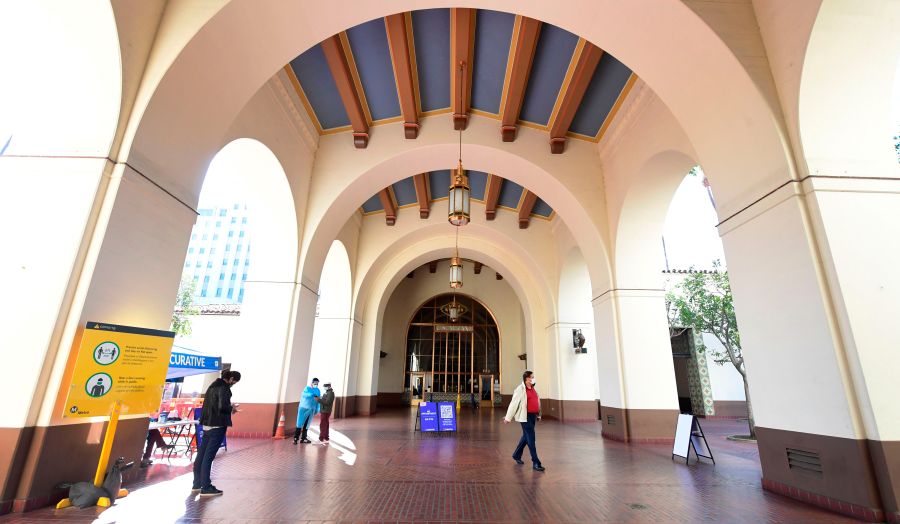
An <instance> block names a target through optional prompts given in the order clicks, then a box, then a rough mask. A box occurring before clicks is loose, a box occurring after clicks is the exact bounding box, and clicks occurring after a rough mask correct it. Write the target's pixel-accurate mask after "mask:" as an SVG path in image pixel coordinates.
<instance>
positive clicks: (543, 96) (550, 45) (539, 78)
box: [519, 24, 578, 125]
mask: <svg viewBox="0 0 900 524" xmlns="http://www.w3.org/2000/svg"><path fill="white" fill-rule="evenodd" d="M577 44H578V37H577V36H575V35H573V34H572V33H570V32H568V31H564V30H562V29H560V28H558V27H556V26H554V25H550V24H543V25H542V26H541V36H540V38H539V39H538V44H537V50H536V51H535V53H534V62H533V64H532V66H531V74H530V75H529V77H528V88H527V89H526V90H525V101H524V103H523V104H522V111H521V112H520V114H519V119H520V120H525V121H528V122H533V123H535V124H540V125H547V122H548V121H549V120H550V113H552V112H553V105H554V104H555V103H556V97H557V96H558V95H559V90H560V87H562V83H563V80H565V77H566V70H567V69H568V68H569V62H570V61H571V59H572V53H573V52H574V51H575V46H576V45H577Z"/></svg>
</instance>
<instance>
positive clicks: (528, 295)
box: [352, 223, 554, 395]
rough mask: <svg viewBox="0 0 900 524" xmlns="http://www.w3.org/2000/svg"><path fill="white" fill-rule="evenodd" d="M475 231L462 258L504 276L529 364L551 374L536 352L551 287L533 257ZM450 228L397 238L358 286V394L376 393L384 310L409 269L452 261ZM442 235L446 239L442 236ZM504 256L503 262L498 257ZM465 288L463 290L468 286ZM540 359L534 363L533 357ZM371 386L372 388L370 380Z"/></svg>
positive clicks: (463, 239) (464, 238)
mask: <svg viewBox="0 0 900 524" xmlns="http://www.w3.org/2000/svg"><path fill="white" fill-rule="evenodd" d="M469 228H472V232H471V233H470V232H469V231H466V232H465V233H462V234H461V235H460V250H459V252H460V256H462V257H464V258H469V259H476V260H479V261H481V262H483V263H484V264H485V265H487V266H489V267H491V268H493V269H495V270H497V271H498V272H500V273H501V274H502V275H503V277H504V279H506V280H507V281H508V282H509V284H510V286H511V287H512V288H513V290H514V292H515V293H516V295H517V296H518V297H519V302H520V303H521V305H522V310H523V314H524V322H525V336H526V339H525V341H526V343H525V352H526V353H527V354H529V362H536V363H537V364H538V365H539V366H543V367H544V369H547V367H546V366H548V362H549V360H548V358H549V357H548V354H549V353H550V351H547V352H540V354H538V352H537V351H536V350H535V349H534V348H535V346H536V345H543V344H542V343H543V342H544V338H545V333H544V328H545V326H546V325H547V324H549V323H551V322H552V318H553V316H554V312H553V307H552V304H553V303H554V301H553V297H552V293H551V288H550V286H549V285H547V283H546V282H543V281H536V280H535V278H534V273H533V272H531V271H529V270H528V268H529V264H530V261H529V258H530V257H529V255H528V253H527V252H525V251H524V250H523V249H522V248H521V247H520V246H517V245H515V244H514V243H513V242H511V241H510V240H509V239H508V238H505V237H503V236H501V235H498V234H496V233H494V232H492V230H491V228H488V227H486V226H483V225H478V224H472V223H470V224H469V225H467V226H466V227H465V228H464V229H469ZM448 229H450V228H449V227H448V226H446V225H444V224H442V225H434V226H429V227H426V228H422V229H420V230H418V231H416V234H411V235H407V236H405V237H403V238H400V239H397V240H396V241H395V242H394V243H393V244H392V245H390V246H387V247H386V249H385V250H384V254H383V256H382V257H379V259H378V260H376V261H375V262H374V263H373V264H372V266H371V268H372V269H371V270H369V271H365V272H361V273H360V285H359V286H358V290H359V291H358V292H357V296H356V299H355V306H354V318H355V319H356V320H357V321H358V322H360V324H361V325H362V330H361V333H360V334H359V338H358V339H357V340H355V341H354V342H353V344H352V348H353V351H354V355H355V356H354V357H352V361H353V362H354V364H355V366H356V367H355V370H354V371H355V372H354V373H353V374H354V376H356V377H357V392H358V394H360V395H368V394H372V393H374V391H372V387H373V386H374V385H375V384H377V377H376V376H374V373H375V372H376V370H377V368H376V367H375V364H376V363H377V362H376V360H377V355H375V344H376V343H377V341H379V340H380V339H381V332H380V329H381V323H382V319H383V317H384V310H385V307H386V306H387V302H388V300H389V298H390V296H391V293H392V292H393V290H394V289H395V288H396V286H397V284H398V283H399V282H400V280H401V279H403V278H404V277H405V276H406V275H407V274H408V273H409V272H410V271H411V270H413V269H415V268H416V267H419V266H421V265H422V264H425V263H427V262H428V261H430V260H434V259H437V258H447V257H449V256H451V251H452V249H453V248H452V244H451V243H450V242H449V240H451V239H452V234H451V233H450V232H448V231H447V230H448ZM441 230H443V234H441V233H438V231H441ZM501 253H502V254H503V256H502V257H500V256H499V254H501ZM464 289H465V286H464ZM535 356H536V357H537V360H534V357H535ZM370 377H371V378H373V379H374V380H373V382H372V383H369V378H370Z"/></svg>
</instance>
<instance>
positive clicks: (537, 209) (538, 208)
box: [531, 197, 553, 218]
mask: <svg viewBox="0 0 900 524" xmlns="http://www.w3.org/2000/svg"><path fill="white" fill-rule="evenodd" d="M551 213H553V208H552V207H550V206H549V205H548V204H547V203H546V202H544V201H543V200H541V197H538V199H537V201H535V203H534V207H533V208H532V209H531V214H532V215H538V216H542V217H545V218H549V217H550V214H551Z"/></svg>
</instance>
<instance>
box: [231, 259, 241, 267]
mask: <svg viewBox="0 0 900 524" xmlns="http://www.w3.org/2000/svg"><path fill="white" fill-rule="evenodd" d="M239 262H240V260H238V259H234V264H232V265H233V266H236V265H238V263H239Z"/></svg>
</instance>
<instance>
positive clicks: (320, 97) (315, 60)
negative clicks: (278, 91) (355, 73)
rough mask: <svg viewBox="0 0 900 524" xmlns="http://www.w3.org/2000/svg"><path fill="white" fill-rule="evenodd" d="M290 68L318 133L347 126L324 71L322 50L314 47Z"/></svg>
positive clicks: (341, 105)
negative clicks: (310, 110) (314, 114)
mask: <svg viewBox="0 0 900 524" xmlns="http://www.w3.org/2000/svg"><path fill="white" fill-rule="evenodd" d="M291 68H292V69H293V70H294V74H295V75H297V80H299V81H300V85H301V86H302V87H303V92H304V93H306V98H307V99H308V100H309V103H310V105H311V106H312V107H313V111H315V113H316V118H317V119H318V120H319V125H321V126H322V129H332V128H335V127H341V126H349V125H350V119H349V118H348V117H347V111H346V110H345V109H344V103H343V101H341V95H340V94H338V90H337V84H335V83H334V77H333V76H331V70H330V69H328V62H326V61H325V53H323V52H322V46H321V45H316V46H314V47H312V48H310V49H309V50H308V51H306V52H305V53H303V54H302V55H300V56H298V57H297V58H295V59H293V60H292V61H291Z"/></svg>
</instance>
